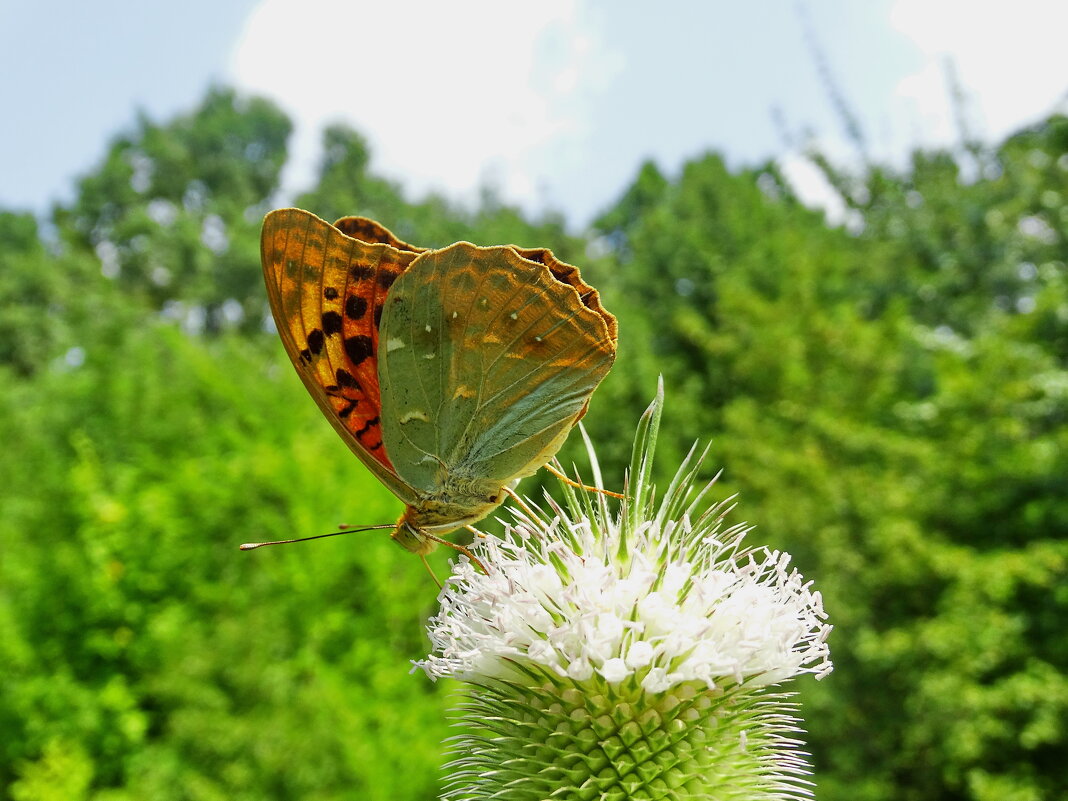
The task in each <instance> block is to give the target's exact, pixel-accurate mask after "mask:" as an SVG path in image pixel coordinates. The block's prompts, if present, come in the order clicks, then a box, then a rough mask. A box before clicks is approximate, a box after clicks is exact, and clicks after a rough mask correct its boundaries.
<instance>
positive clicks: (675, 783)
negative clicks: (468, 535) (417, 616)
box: [416, 395, 831, 801]
mask: <svg viewBox="0 0 1068 801" xmlns="http://www.w3.org/2000/svg"><path fill="white" fill-rule="evenodd" d="M661 401H662V396H660V395H658V398H657V400H656V401H655V402H654V404H653V406H651V407H650V410H649V411H648V412H647V413H646V415H645V416H644V417H643V418H642V422H641V423H640V424H639V428H638V434H637V437H636V440H635V448H634V457H633V459H632V462H631V470H630V474H629V477H628V483H627V491H626V498H625V500H624V501H623V504H622V507H621V509H620V510H619V512H618V513H616V514H612V513H611V512H610V510H609V506H608V503H607V501H606V500H605V498H604V496H603V495H597V494H592V493H585V492H580V493H576V492H575V491H574V490H572V489H571V488H569V487H567V486H564V487H563V488H562V489H563V492H564V494H565V495H566V496H567V504H566V506H560V505H558V504H557V503H555V502H554V501H553V500H552V499H551V498H548V497H547V503H548V511H543V510H541V509H538V508H537V507H533V506H528V504H523V507H524V508H523V510H522V511H521V512H514V515H515V522H514V523H512V524H511V525H508V526H507V527H506V531H505V536H504V538H503V539H497V538H494V537H484V538H482V539H480V540H478V541H477V542H476V545H475V546H474V547H473V549H472V550H474V552H475V553H476V555H477V556H478V558H479V560H480V561H481V562H482V564H484V565H485V566H486V572H482V571H480V570H476V568H475V565H474V564H473V563H472V562H470V561H469V560H467V559H466V558H461V559H460V560H459V562H458V564H456V565H454V568H453V572H452V575H451V576H450V578H449V579H448V581H447V582H446V584H445V587H444V588H443V589H442V591H441V594H440V596H439V600H440V601H441V609H440V611H439V613H438V614H437V615H436V616H435V617H433V618H432V619H431V620H430V622H429V624H428V632H429V635H430V639H431V643H432V651H431V653H430V655H429V656H427V658H426V659H424V660H422V661H420V662H418V663H416V664H417V666H418V667H421V668H422V669H423V670H424V671H426V673H427V675H429V676H430V677H431V678H438V677H446V676H447V677H451V678H458V679H461V680H464V681H466V682H467V683H468V690H469V692H468V694H467V697H466V700H465V701H464V702H463V704H462V705H461V707H460V708H459V712H460V716H461V723H462V725H463V726H464V730H465V733H464V734H462V735H460V736H459V737H458V738H455V739H454V740H453V743H452V749H453V754H454V756H455V759H454V760H453V761H452V762H450V763H449V765H448V769H449V770H450V771H451V772H450V774H449V776H448V778H447V780H446V787H445V792H444V795H443V798H444V799H448V801H475V799H478V800H479V801H482V800H483V799H499V800H500V801H505V800H506V799H533V798H550V797H551V798H604V799H607V798H613V799H615V798H619V799H623V798H660V799H666V798H671V799H675V800H676V801H683V800H684V799H695V800H696V799H705V800H706V801H707V799H710V798H715V799H717V801H798V800H799V799H808V798H810V797H811V790H810V786H811V785H810V783H809V782H808V781H807V780H806V779H805V776H807V774H808V765H807V763H806V762H805V759H804V754H803V752H801V751H799V750H798V746H799V745H800V743H801V741H800V740H799V739H798V737H797V735H798V732H799V729H798V727H797V723H798V721H797V720H796V718H795V717H794V712H795V707H794V706H793V705H792V703H791V702H790V700H789V696H788V695H786V694H783V693H781V692H779V691H773V690H769V685H773V684H778V683H780V682H784V681H786V680H788V679H790V678H792V677H794V676H797V675H799V674H802V673H814V674H816V676H817V678H819V677H822V676H823V675H825V674H826V673H828V672H830V670H831V663H830V658H829V656H830V655H829V650H828V647H827V643H826V638H827V634H828V633H829V632H830V626H829V625H827V623H826V616H825V615H824V612H823V603H822V600H821V598H820V595H819V593H818V592H816V591H814V590H813V589H812V587H811V584H810V583H806V582H805V581H804V580H803V579H802V577H801V576H800V574H798V572H797V571H796V570H793V569H791V568H790V566H789V562H790V557H789V555H788V554H785V553H781V552H779V551H773V550H769V549H766V548H746V547H744V546H743V542H742V541H743V538H744V537H745V535H746V534H747V533H748V529H747V528H746V526H745V525H744V524H739V525H735V526H732V527H730V528H726V529H723V528H722V519H723V516H724V515H725V514H726V512H727V511H729V508H728V507H727V504H728V503H730V500H731V499H728V500H727V501H724V502H722V503H720V504H719V505H716V506H713V507H711V508H708V509H705V508H704V505H703V499H704V497H705V495H706V493H707V492H708V490H709V489H710V487H711V486H712V485H711V484H708V485H705V486H704V488H703V489H698V488H697V487H696V486H695V484H694V476H695V474H696V472H697V469H698V467H699V466H700V463H701V460H702V458H703V455H702V456H698V457H696V458H694V454H693V452H691V454H690V456H688V457H687V459H686V460H685V461H684V462H683V464H682V466H681V467H680V468H679V471H678V473H677V474H676V476H675V479H674V480H673V481H672V482H671V484H670V485H669V487H668V489H667V491H666V492H665V493H664V495H663V498H662V500H661V501H660V503H659V505H654V503H653V500H652V498H653V491H652V487H651V484H650V483H649V476H650V471H651V467H650V465H651V462H652V449H653V443H654V442H655V438H656V426H657V423H658V421H659V413H660V403H661ZM583 435H585V432H583ZM587 448H588V450H589V453H590V459H591V464H592V465H593V472H594V478H595V480H596V481H597V483H598V485H600V476H599V472H598V467H597V463H596V456H595V454H594V453H593V450H592V447H591V446H590V445H589V441H588V440H587ZM702 510H703V511H702Z"/></svg>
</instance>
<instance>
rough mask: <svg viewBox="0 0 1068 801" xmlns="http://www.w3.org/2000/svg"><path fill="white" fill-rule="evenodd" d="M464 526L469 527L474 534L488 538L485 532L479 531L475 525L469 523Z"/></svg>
mask: <svg viewBox="0 0 1068 801" xmlns="http://www.w3.org/2000/svg"><path fill="white" fill-rule="evenodd" d="M464 528H466V529H467V530H468V531H470V532H471V533H472V534H474V535H475V536H476V537H482V539H485V538H486V535H485V534H483V533H482V532H481V531H479V530H478V529H477V528H475V527H474V526H472V525H470V524H468V525H466V526H464Z"/></svg>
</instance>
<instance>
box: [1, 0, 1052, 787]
mask: <svg viewBox="0 0 1068 801" xmlns="http://www.w3.org/2000/svg"><path fill="white" fill-rule="evenodd" d="M1066 28H1068V7H1066V6H1064V5H1063V4H1060V3H1057V2H1053V1H1052V0H1051V1H1050V2H1018V3H1013V4H1006V3H985V2H949V1H948V0H946V1H944V2H920V0H878V2H869V3H853V2H847V0H833V1H832V0H828V1H827V2H815V1H814V0H813V1H812V2H797V3H788V2H779V1H778V0H773V1H772V2H767V3H761V4H742V3H697V2H693V3H684V2H671V1H668V2H661V3H656V4H649V3H638V2H619V3H609V2H592V1H589V2H583V1H582V0H545V2H541V3H538V4H519V3H515V4H513V3H497V2H458V3H422V2H414V1H413V0H404V1H403V2H390V3H367V2H356V1H355V0H352V1H351V2H342V0H307V2H298V1H297V0H262V1H261V2H255V1H254V0H235V1H233V2H217V0H215V1H212V2H209V0H187V2H184V3H179V4H170V5H163V4H155V3H144V2H142V3H133V2H127V1H126V0H101V2H96V3H89V4H76V3H73V2H59V0H41V2H35V3H16V2H13V1H12V0H0V70H2V74H3V75H4V76H5V77H4V80H3V81H2V82H0V108H2V109H3V122H2V124H0V442H2V443H3V449H4V450H3V456H2V457H0V798H3V799H13V800H15V801H87V800H89V799H91V800H92V801H134V800H135V799H136V800H138V801H140V800H141V799H152V800H153V801H155V800H156V799H158V800H159V801H172V800H173V801H178V800H179V799H181V800H182V801H185V800H187V799H188V800H190V801H193V800H195V801H215V800H216V799H220V800H221V799H227V801H232V800H233V799H248V800H249V801H259V800H260V799H317V800H319V801H326V800H327V799H357V798H358V799H375V800H377V799H383V800H384V799H389V800H390V801H402V800H405V799H413V800H414V799H419V800H420V801H423V800H426V799H433V798H435V797H436V795H437V786H438V775H439V768H440V762H441V759H442V757H441V753H442V752H441V747H440V743H441V741H442V740H443V739H444V738H445V737H447V736H449V734H450V729H449V728H448V723H447V720H446V719H445V714H444V713H445V710H446V708H447V706H448V704H449V703H450V697H451V696H450V693H451V692H453V691H454V688H451V687H449V686H447V684H445V683H439V684H436V685H435V684H432V683H430V682H429V681H428V680H426V679H425V678H424V677H422V676H421V675H409V672H408V668H409V660H411V659H414V658H418V657H420V656H421V655H423V654H424V652H425V649H426V647H427V642H426V639H425V636H424V634H423V629H422V623H423V621H424V620H425V617H426V616H427V615H428V614H429V613H431V612H432V610H433V608H434V594H435V590H434V587H433V585H432V584H431V583H430V581H429V579H428V577H427V576H426V575H425V574H424V573H423V569H422V566H421V565H420V564H419V562H418V560H416V559H413V558H412V557H411V556H410V555H409V554H407V553H404V552H402V551H401V550H400V549H399V548H397V547H396V546H395V545H393V544H392V543H390V542H389V541H388V538H387V537H385V536H384V535H382V534H381V533H380V532H379V533H370V534H362V535H353V536H352V537H341V538H335V539H332V540H325V541H322V542H318V543H314V544H308V545H303V546H294V547H291V548H278V549H267V550H264V551H257V552H255V553H252V554H242V553H239V552H238V551H237V550H236V545H237V544H238V543H240V542H243V541H247V540H252V539H268V538H281V537H285V536H298V535H309V534H317V533H322V532H324V531H329V530H333V528H334V527H335V526H336V524H337V523H339V522H348V523H379V522H388V521H390V520H392V519H394V518H395V517H396V515H397V514H398V512H399V504H398V503H397V502H396V501H395V500H394V499H393V498H392V497H391V496H390V495H389V494H388V493H387V492H386V491H385V490H384V489H382V488H381V487H379V486H378V485H377V484H376V483H375V482H374V480H373V479H371V478H370V476H369V474H367V472H366V471H365V470H364V469H363V468H362V467H360V466H359V465H358V463H357V462H356V460H355V459H354V458H353V457H352V456H351V455H350V454H349V452H348V451H347V449H346V447H345V446H344V444H343V443H342V442H341V441H340V440H339V439H338V438H337V437H336V435H335V434H334V433H333V431H332V430H331V429H330V426H329V425H328V424H327V423H326V422H325V421H324V420H323V419H322V416H321V414H320V413H319V411H318V410H317V408H316V407H315V405H314V403H312V401H311V400H310V399H309V398H308V397H307V396H306V393H305V392H304V390H303V388H302V387H301V385H300V382H299V381H298V379H297V377H296V375H295V374H294V372H293V370H292V368H291V367H290V365H289V364H288V362H287V359H286V357H285V354H284V352H283V350H282V348H281V345H280V343H279V341H278V339H277V336H276V335H275V334H274V332H273V331H272V330H271V326H270V324H269V322H268V313H267V303H266V297H265V294H264V290H263V287H262V283H261V277H260V267H259V258H258V237H259V225H260V220H261V219H262V216H263V214H264V213H265V212H266V211H267V210H269V209H270V208H273V207H276V206H281V205H288V204H296V205H299V206H301V207H303V208H306V209H309V210H311V211H314V212H315V213H317V214H319V215H320V216H322V217H325V218H327V219H333V218H335V217H337V216H341V215H346V214H363V215H368V216H372V217H375V218H377V219H379V220H381V221H382V222H383V223H384V224H386V225H387V226H389V227H390V228H392V229H393V230H394V231H395V232H396V233H397V234H398V235H399V236H401V237H402V238H404V239H407V240H409V241H412V242H414V243H417V244H421V245H444V244H447V243H450V242H452V241H455V240H458V239H468V240H471V241H474V242H478V243H482V244H495V243H504V242H514V243H517V244H521V245H524V246H531V247H533V246H548V247H551V248H552V249H553V250H554V251H555V252H556V253H557V254H558V255H559V256H560V257H561V258H563V259H565V260H567V261H569V262H572V263H575V264H579V265H581V267H582V269H583V274H584V276H586V277H587V278H588V280H590V281H591V282H592V283H594V284H595V285H596V286H598V287H599V288H600V289H601V290H602V292H603V294H604V296H605V298H606V302H607V305H608V306H609V308H611V309H612V310H613V311H615V312H616V314H617V315H618V316H619V318H620V324H621V337H620V357H619V361H618V363H617V366H616V367H615V369H614V371H613V373H612V374H611V375H610V376H609V378H608V379H607V380H606V382H605V384H604V385H603V387H602V388H601V389H600V390H599V391H598V393H597V395H596V396H595V397H594V400H593V404H592V406H591V410H590V414H589V415H588V416H587V418H586V420H587V423H588V427H589V429H590V431H591V435H592V436H593V438H594V440H595V442H596V443H597V444H598V447H599V450H600V453H601V456H602V459H603V461H604V462H605V464H606V466H607V470H608V476H609V480H610V481H613V482H615V483H619V482H620V481H621V476H622V464H623V461H624V458H625V451H626V448H627V444H628V443H629V441H630V436H631V432H632V426H633V423H634V421H635V420H636V419H637V417H638V415H639V414H640V412H641V410H642V408H644V406H645V405H646V404H647V402H648V401H649V399H650V398H651V396H652V394H653V392H654V389H655V384H656V377H657V375H658V374H663V375H664V378H665V382H666V386H667V405H666V412H665V420H664V430H663V432H662V446H661V452H660V458H661V462H660V468H661V475H667V474H668V473H669V472H670V471H671V467H672V463H673V462H677V460H678V459H679V458H681V455H682V454H683V453H684V452H685V450H686V449H687V448H688V447H689V445H690V443H691V442H692V441H693V440H695V439H698V438H700V439H711V441H712V451H711V461H712V462H713V463H714V465H716V466H717V467H718V466H722V467H723V468H724V471H725V473H724V478H723V479H722V482H721V485H720V497H723V496H726V495H728V494H731V493H734V492H737V493H739V494H740V498H739V503H740V505H739V507H738V509H737V511H736V512H735V513H734V518H733V519H734V520H736V521H737V520H742V519H744V520H748V521H750V522H751V523H754V524H755V525H756V526H757V528H756V531H755V532H754V534H753V535H752V536H753V541H754V542H764V543H768V544H770V545H772V546H774V547H781V548H787V549H789V550H790V551H791V552H792V553H793V554H794V556H795V563H796V564H797V565H798V566H799V567H800V569H801V570H802V571H803V572H804V574H805V575H806V576H809V577H811V578H813V579H814V580H815V581H816V582H817V585H818V586H819V587H820V588H821V589H822V591H823V593H824V597H825V601H826V605H827V608H828V610H829V612H830V614H831V616H832V621H833V622H834V623H835V625H836V629H835V632H834V634H833V635H832V636H833V640H832V647H833V653H834V658H835V663H836V666H837V668H836V671H835V673H834V674H832V676H831V677H830V678H828V679H827V680H826V681H823V682H821V683H818V684H817V683H815V682H811V681H806V682H801V683H800V686H799V689H800V693H801V694H800V698H801V702H802V704H803V709H804V715H805V717H806V720H807V727H808V729H809V731H810V734H809V737H808V740H809V743H810V746H811V751H812V754H813V759H814V762H815V765H816V771H817V772H816V780H817V790H816V795H817V798H819V799H821V801H891V800H892V799H893V800H895V801H896V800H898V799H901V800H903V801H1054V800H1055V799H1062V798H1065V797H1066V796H1068V760H1066V759H1065V754H1066V753H1068V678H1066V676H1065V671H1066V668H1068V638H1066V637H1065V624H1064V621H1065V619H1068V540H1066V535H1068V480H1066V473H1068V448H1066V446H1068V272H1066V270H1068V268H1066V262H1068V240H1066V237H1068V118H1066V117H1065V116H1064V112H1065V91H1066V89H1068V70H1066V67H1068V60H1066V56H1065V52H1064V47H1063V32H1064V30H1065V29H1066ZM576 444H577V443H575V442H572V443H570V444H569V446H568V450H567V451H565V461H567V460H569V459H570V458H572V457H574V458H575V459H579V456H578V449H577V448H576V447H575V446H576ZM524 489H525V490H526V491H527V492H529V493H537V492H539V491H540V488H539V485H538V480H537V479H530V480H528V481H527V482H526V483H525V485H524ZM436 556H438V557H440V558H437V559H436V562H435V564H436V567H437V569H438V571H439V572H442V571H444V569H445V561H446V559H447V557H448V555H447V554H439V555H436Z"/></svg>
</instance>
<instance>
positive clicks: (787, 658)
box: [418, 508, 830, 691]
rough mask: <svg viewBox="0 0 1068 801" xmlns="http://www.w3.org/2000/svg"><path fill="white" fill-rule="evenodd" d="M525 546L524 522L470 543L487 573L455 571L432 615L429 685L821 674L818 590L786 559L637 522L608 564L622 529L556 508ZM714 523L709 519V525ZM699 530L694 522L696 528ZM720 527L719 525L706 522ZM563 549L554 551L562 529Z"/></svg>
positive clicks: (711, 681)
mask: <svg viewBox="0 0 1068 801" xmlns="http://www.w3.org/2000/svg"><path fill="white" fill-rule="evenodd" d="M555 511H556V514H555V515H554V516H553V518H552V519H551V520H548V521H543V524H542V525H541V526H540V530H539V531H537V533H536V534H534V535H533V536H532V535H531V532H532V531H534V530H535V529H534V528H533V527H532V525H531V524H532V523H533V521H530V520H524V521H523V523H522V524H521V526H522V527H523V528H524V529H525V530H524V531H523V532H522V533H519V532H518V531H517V528H519V526H514V527H512V528H511V529H510V530H509V535H508V536H507V537H506V539H504V540H498V539H494V538H486V539H485V540H483V541H482V542H481V543H480V544H479V545H478V546H477V547H476V552H477V554H478V557H479V559H480V560H481V561H482V563H483V564H485V565H486V566H487V568H488V570H489V572H488V573H487V574H483V573H481V572H479V571H478V570H477V569H476V568H475V567H474V566H473V565H472V564H471V563H470V562H467V561H463V562H462V563H461V564H459V565H457V566H456V567H455V569H454V572H453V575H452V577H451V578H450V579H449V581H448V583H447V585H446V587H445V589H444V590H443V591H442V594H441V611H440V613H439V614H438V615H437V616H436V617H435V618H433V619H432V621H431V624H430V636H431V641H432V643H433V645H434V649H433V652H432V653H431V655H430V656H428V657H427V658H426V660H424V661H422V662H420V663H418V664H419V666H420V667H422V668H423V669H424V670H425V671H426V672H427V674H428V675H430V676H431V677H434V678H437V677H440V676H451V677H454V678H460V679H476V678H502V679H519V678H521V677H523V676H525V675H527V674H526V671H529V670H530V669H536V670H542V671H546V672H548V673H551V674H552V675H555V676H561V677H568V678H572V679H576V680H581V679H583V678H586V677H589V676H590V675H593V674H594V673H597V674H599V675H600V676H602V677H603V678H604V680H605V681H607V682H608V683H610V684H620V683H622V682H623V681H625V680H626V679H628V678H631V677H635V678H636V679H637V680H638V681H639V682H642V686H644V687H645V688H646V689H647V690H650V691H651V690H652V688H654V687H655V688H660V689H659V691H663V689H667V687H670V686H674V685H676V684H680V683H684V682H690V681H700V682H702V683H704V684H705V685H706V686H707V687H709V688H714V687H724V686H727V685H732V684H742V683H747V684H748V685H749V686H755V685H765V684H772V683H778V682H781V681H783V680H785V679H787V678H790V677H792V676H796V675H798V674H800V673H816V674H819V675H823V674H825V673H826V672H828V671H829V669H830V662H829V651H828V648H827V644H826V641H825V638H826V635H827V633H828V631H829V630H830V627H829V626H827V625H826V623H825V622H824V621H825V617H826V616H825V614H824V612H823V605H822V600H821V598H820V595H819V593H817V592H814V591H813V590H812V589H811V586H810V585H809V584H807V583H805V582H804V581H803V580H802V578H801V576H800V575H799V574H798V573H797V571H796V570H790V569H789V555H788V554H783V553H780V552H778V551H770V550H767V549H763V548H758V549H753V550H745V549H743V548H742V545H741V540H742V537H743V536H744V535H745V534H746V531H747V529H746V528H745V527H744V526H734V527H733V528H731V529H728V530H727V531H724V532H722V533H718V532H717V533H718V536H717V537H715V538H713V537H710V536H703V537H700V538H699V539H697V540H696V542H695V544H694V547H685V548H682V547H679V545H680V544H681V543H685V542H692V541H694V540H695V536H694V534H695V529H696V526H695V525H694V524H692V523H691V522H690V521H689V519H688V518H685V517H684V518H683V519H682V520H681V521H679V523H678V525H672V526H664V525H662V524H661V523H659V522H658V521H657V520H651V521H648V523H647V524H645V525H642V526H640V527H639V528H638V529H637V531H636V532H635V535H634V536H633V537H631V538H629V539H628V541H627V547H626V550H625V552H624V555H623V556H622V557H621V556H620V555H619V554H620V543H621V539H622V535H621V532H620V525H621V521H620V520H619V519H615V520H612V521H610V522H609V524H608V525H607V526H606V525H604V522H605V521H601V524H600V525H599V526H598V527H594V526H593V525H591V523H590V521H589V520H585V519H580V520H571V519H567V518H566V517H565V516H564V513H563V511H562V510H561V509H559V508H557V509H556V510H555ZM717 520H718V518H717ZM707 524H708V521H707V520H704V521H703V522H702V523H701V525H707ZM717 527H718V523H717ZM565 528H566V530H567V531H569V532H570V535H571V540H572V542H571V543H570V544H569V545H568V547H565V548H561V547H559V546H560V544H561V543H562V542H563V541H564V540H563V539H561V530H562V529H565Z"/></svg>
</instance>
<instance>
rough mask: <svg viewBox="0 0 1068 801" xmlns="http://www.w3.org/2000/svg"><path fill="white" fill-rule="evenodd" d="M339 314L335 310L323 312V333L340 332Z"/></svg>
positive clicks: (328, 334)
mask: <svg viewBox="0 0 1068 801" xmlns="http://www.w3.org/2000/svg"><path fill="white" fill-rule="evenodd" d="M340 331H341V315H340V314H338V313H337V312H336V311H328V312H323V333H324V334H326V335H327V336H330V335H332V334H337V333H340Z"/></svg>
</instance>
